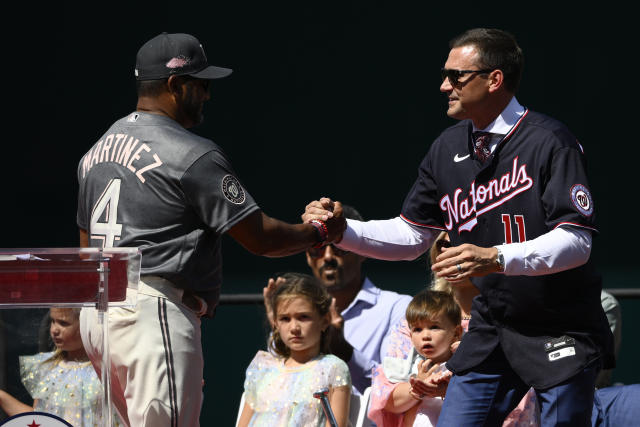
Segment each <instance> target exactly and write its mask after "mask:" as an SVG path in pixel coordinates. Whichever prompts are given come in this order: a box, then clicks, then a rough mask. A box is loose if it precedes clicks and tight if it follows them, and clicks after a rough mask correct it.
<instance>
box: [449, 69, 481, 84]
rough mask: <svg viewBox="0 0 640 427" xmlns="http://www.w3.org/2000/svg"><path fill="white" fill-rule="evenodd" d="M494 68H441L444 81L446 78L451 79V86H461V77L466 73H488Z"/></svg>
mask: <svg viewBox="0 0 640 427" xmlns="http://www.w3.org/2000/svg"><path fill="white" fill-rule="evenodd" d="M491 71H493V70H453V69H451V68H441V69H440V73H441V75H442V81H444V79H449V83H451V86H459V85H460V80H459V79H460V77H462V76H463V75H465V74H471V73H478V74H486V73H490V72H491Z"/></svg>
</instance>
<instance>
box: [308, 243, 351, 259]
mask: <svg viewBox="0 0 640 427" xmlns="http://www.w3.org/2000/svg"><path fill="white" fill-rule="evenodd" d="M327 246H331V250H332V251H333V254H334V255H335V256H345V255H346V254H348V253H349V251H345V250H344V249H340V248H337V247H335V246H334V245H327ZM327 246H323V247H321V248H309V249H307V253H308V254H309V256H310V257H311V258H321V257H323V256H324V252H325V250H326V248H327Z"/></svg>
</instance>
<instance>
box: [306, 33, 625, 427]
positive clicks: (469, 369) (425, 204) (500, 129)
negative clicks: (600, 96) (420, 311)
mask: <svg viewBox="0 0 640 427" xmlns="http://www.w3.org/2000/svg"><path fill="white" fill-rule="evenodd" d="M450 47H451V51H450V53H449V57H448V59H447V61H446V63H445V66H444V68H443V69H442V74H443V82H442V85H441V87H440V90H441V91H442V92H443V93H445V94H446V95H447V99H448V110H447V114H448V115H449V116H450V117H453V118H456V119H459V120H461V121H460V122H459V123H458V124H456V125H454V126H451V127H450V128H448V129H445V130H444V131H443V132H442V134H441V135H440V136H439V137H438V138H437V140H436V141H435V142H434V143H433V144H432V146H431V147H430V149H429V152H428V153H427V155H426V157H425V158H424V160H423V161H422V163H421V165H420V168H419V170H418V178H417V180H416V182H415V184H414V185H413V188H412V189H411V190H410V192H409V194H408V195H407V197H406V199H405V202H404V205H403V207H402V214H401V215H400V216H399V217H397V218H394V219H391V220H383V221H369V222H366V223H363V222H358V221H353V220H347V224H348V225H347V229H346V231H345V233H344V236H343V238H342V240H341V241H340V243H338V244H337V246H338V247H340V248H343V249H346V250H350V251H353V252H357V253H360V254H362V255H366V256H369V257H373V258H380V259H389V260H399V259H414V258H416V257H417V256H419V255H420V254H421V253H423V252H424V251H426V250H427V249H428V248H429V246H430V245H431V242H432V241H433V239H434V236H435V235H436V234H437V233H438V232H439V231H441V230H446V231H447V232H448V234H449V236H450V238H451V242H452V247H451V248H444V249H443V251H442V253H441V254H440V255H439V256H438V257H437V260H436V261H437V262H436V263H435V264H434V265H433V266H432V269H433V271H434V272H435V273H436V274H437V275H438V276H441V277H445V278H446V279H447V280H449V281H450V282H452V283H453V285H454V286H455V283H456V282H457V281H460V280H461V279H462V278H467V277H471V279H472V281H473V283H474V285H475V286H476V287H478V289H479V290H480V295H479V296H478V297H476V298H475V299H474V301H473V307H472V317H471V322H470V327H469V332H468V333H466V334H465V336H464V337H463V339H462V342H461V344H460V346H459V348H458V350H457V351H456V353H455V354H454V356H453V357H452V358H451V359H450V360H449V361H448V362H447V367H448V368H449V369H450V370H451V371H453V372H454V374H455V375H454V376H453V379H452V380H451V383H450V384H449V386H448V390H447V392H446V399H445V402H444V406H443V409H442V413H441V414H440V419H439V422H438V425H444V426H460V425H501V424H502V421H503V420H504V418H505V416H506V415H507V414H508V413H509V412H510V411H511V410H512V409H513V408H514V407H515V406H516V405H517V403H518V402H519V401H520V400H521V399H522V397H523V396H524V394H525V393H526V392H527V390H528V389H529V387H533V388H534V389H535V390H536V394H537V398H538V402H539V404H540V407H541V421H542V423H543V425H548V426H551V425H553V426H555V425H572V426H573V425H589V423H590V419H589V414H590V413H591V409H592V405H593V392H594V383H595V378H596V374H597V373H598V371H599V370H600V369H601V367H603V366H604V367H609V366H611V365H612V364H613V357H612V356H613V352H612V348H613V347H612V344H613V337H612V335H611V332H610V330H609V328H608V326H607V320H606V317H605V315H604V312H603V310H602V306H601V305H600V290H601V282H600V279H599V276H598V275H597V274H596V272H595V271H594V267H593V263H592V261H591V260H589V255H590V250H591V242H592V233H595V232H596V231H597V230H596V226H595V223H594V205H593V199H592V197H591V193H590V191H589V186H588V182H587V177H586V172H585V169H586V167H585V157H584V153H583V151H582V147H581V146H580V144H579V143H578V142H577V140H576V138H575V137H574V136H573V135H572V134H571V132H570V131H569V130H568V129H567V128H566V127H565V126H564V125H563V124H562V123H560V122H558V121H557V120H554V119H552V118H550V117H548V116H545V115H543V114H540V113H537V112H533V111H530V110H529V109H527V108H525V107H523V106H522V105H521V104H520V103H519V102H518V101H517V100H516V98H515V96H514V95H515V92H516V90H517V87H518V84H519V80H520V76H521V73H522V66H523V56H522V51H521V50H520V48H519V46H518V45H517V43H516V41H515V40H514V39H513V37H512V36H511V35H510V34H508V33H506V32H504V31H501V30H495V29H473V30H469V31H467V32H465V33H463V34H462V35H460V36H458V37H456V38H454V39H453V40H452V42H451V44H450ZM331 206H332V202H331V200H329V199H322V200H319V201H315V202H312V203H310V204H309V205H308V206H307V209H306V212H305V214H304V215H303V219H307V220H308V219H310V218H327V216H325V215H326V214H327V213H328V212H329V211H330V209H331Z"/></svg>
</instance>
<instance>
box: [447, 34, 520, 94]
mask: <svg viewBox="0 0 640 427" xmlns="http://www.w3.org/2000/svg"><path fill="white" fill-rule="evenodd" d="M462 46H473V47H475V48H476V50H477V51H478V56H479V57H480V64H477V65H478V66H479V67H480V68H483V69H491V70H502V73H503V74H504V85H505V88H506V89H507V90H508V91H509V92H511V93H515V92H516V90H517V89H518V86H519V85H520V78H521V77H522V70H523V68H524V55H523V53H522V49H520V46H518V43H517V42H516V39H515V37H513V36H512V35H511V34H510V33H508V32H506V31H503V30H498V29H495V28H473V29H471V30H467V31H465V32H464V33H462V34H460V35H458V36H456V37H454V38H453V39H452V40H451V41H450V42H449V47H450V48H451V49H453V48H456V47H462Z"/></svg>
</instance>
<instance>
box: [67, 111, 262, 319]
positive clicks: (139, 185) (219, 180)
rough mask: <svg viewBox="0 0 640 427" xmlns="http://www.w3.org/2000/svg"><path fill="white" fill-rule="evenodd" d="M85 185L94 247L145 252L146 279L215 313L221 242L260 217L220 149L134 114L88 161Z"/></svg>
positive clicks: (83, 199)
mask: <svg viewBox="0 0 640 427" xmlns="http://www.w3.org/2000/svg"><path fill="white" fill-rule="evenodd" d="M78 182H79V193H78V213H77V223H78V226H79V227H80V228H81V229H83V230H86V231H87V232H88V234H89V239H90V240H89V244H90V246H98V247H100V246H102V247H105V246H106V247H109V246H129V247H139V248H140V251H141V253H142V268H141V274H151V275H157V276H161V277H164V278H166V279H167V280H169V281H171V282H172V283H173V284H175V285H176V286H177V287H180V288H182V289H186V290H190V291H193V292H195V293H196V294H198V295H200V296H202V297H203V298H205V299H206V300H207V302H208V303H209V304H210V307H211V308H213V307H214V306H215V304H216V303H217V300H218V295H219V292H220V285H221V281H222V254H221V237H222V234H223V233H225V232H226V231H227V230H229V228H231V227H233V225H235V224H237V223H238V222H239V221H240V220H242V219H243V218H245V217H247V216H248V215H249V214H250V213H251V212H254V211H255V210H257V209H259V208H258V206H257V205H256V203H255V202H254V201H253V199H252V198H251V196H250V195H249V194H248V193H247V191H246V190H245V189H244V188H243V187H242V185H241V184H240V182H239V180H238V179H237V178H236V176H235V172H234V171H233V168H232V167H231V164H230V162H229V161H228V159H227V158H226V156H225V154H224V153H223V151H222V150H221V149H220V147H218V146H217V145H216V144H214V143H213V142H212V141H210V140H208V139H205V138H201V137H199V136H197V135H195V134H194V133H191V132H189V131H188V130H186V129H184V128H183V127H182V126H180V125H179V124H178V123H177V122H175V121H173V120H172V119H170V118H168V117H165V116H161V115H157V114H148V113H143V112H135V113H131V114H130V115H128V116H126V117H124V118H122V119H120V120H118V121H117V122H115V123H114V124H113V125H112V126H111V128H110V129H109V130H107V132H106V133H105V134H104V135H103V136H102V137H101V138H100V140H99V141H98V142H96V143H95V144H94V146H93V147H91V149H90V150H89V151H88V152H87V153H86V154H85V155H84V156H83V157H82V159H81V160H80V162H79V164H78Z"/></svg>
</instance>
